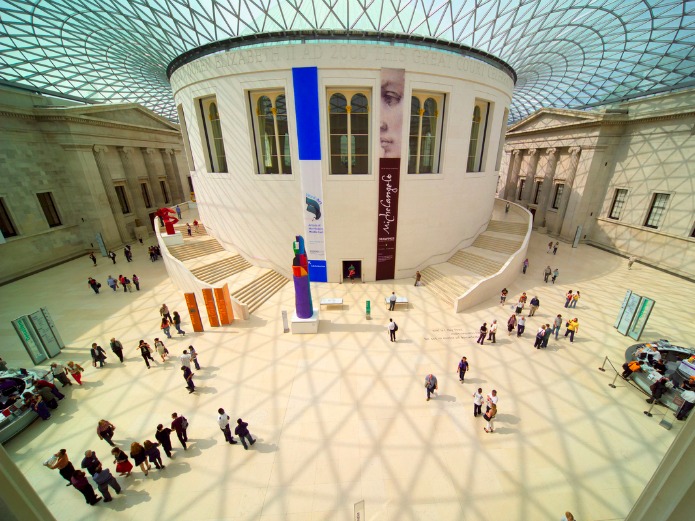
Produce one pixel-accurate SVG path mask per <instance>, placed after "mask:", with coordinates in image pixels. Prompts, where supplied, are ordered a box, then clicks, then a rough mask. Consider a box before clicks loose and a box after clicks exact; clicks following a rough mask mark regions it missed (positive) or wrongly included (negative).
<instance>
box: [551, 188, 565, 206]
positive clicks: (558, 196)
mask: <svg viewBox="0 0 695 521" xmlns="http://www.w3.org/2000/svg"><path fill="white" fill-rule="evenodd" d="M564 191H565V185H564V184H562V183H558V184H556V185H555V197H553V208H554V209H556V210H557V209H558V208H560V202H561V201H562V192H564Z"/></svg>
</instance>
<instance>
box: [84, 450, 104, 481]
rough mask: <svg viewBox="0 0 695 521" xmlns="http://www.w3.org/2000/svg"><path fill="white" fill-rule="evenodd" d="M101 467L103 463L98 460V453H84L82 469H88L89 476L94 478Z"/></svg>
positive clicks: (90, 451) (89, 451) (88, 451)
mask: <svg viewBox="0 0 695 521" xmlns="http://www.w3.org/2000/svg"><path fill="white" fill-rule="evenodd" d="M99 467H101V461H99V458H97V455H96V453H95V452H94V451H93V450H86V451H84V458H82V462H81V463H80V468H83V469H86V470H87V474H89V475H90V476H92V475H93V474H94V473H95V472H96V471H97V470H98V469H99Z"/></svg>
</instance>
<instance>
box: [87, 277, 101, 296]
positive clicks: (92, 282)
mask: <svg viewBox="0 0 695 521" xmlns="http://www.w3.org/2000/svg"><path fill="white" fill-rule="evenodd" d="M87 285H88V286H89V287H90V288H92V290H93V291H94V293H96V294H97V295H98V294H99V288H100V287H101V284H99V283H98V282H97V281H96V280H94V279H93V278H92V277H87Z"/></svg>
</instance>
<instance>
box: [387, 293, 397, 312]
mask: <svg viewBox="0 0 695 521" xmlns="http://www.w3.org/2000/svg"><path fill="white" fill-rule="evenodd" d="M397 299H398V297H396V292H395V291H392V292H391V296H390V297H389V311H393V310H394V309H395V308H396V300H397Z"/></svg>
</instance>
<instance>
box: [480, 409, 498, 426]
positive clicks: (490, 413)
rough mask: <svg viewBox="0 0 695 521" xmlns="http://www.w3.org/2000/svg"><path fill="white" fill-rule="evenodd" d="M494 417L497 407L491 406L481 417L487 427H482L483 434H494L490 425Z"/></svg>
mask: <svg viewBox="0 0 695 521" xmlns="http://www.w3.org/2000/svg"><path fill="white" fill-rule="evenodd" d="M495 416H497V405H495V404H493V405H492V407H490V410H489V411H487V412H486V413H485V414H484V415H483V418H485V420H486V421H487V427H484V430H485V432H495V429H494V427H493V424H492V421H493V420H494V419H495Z"/></svg>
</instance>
